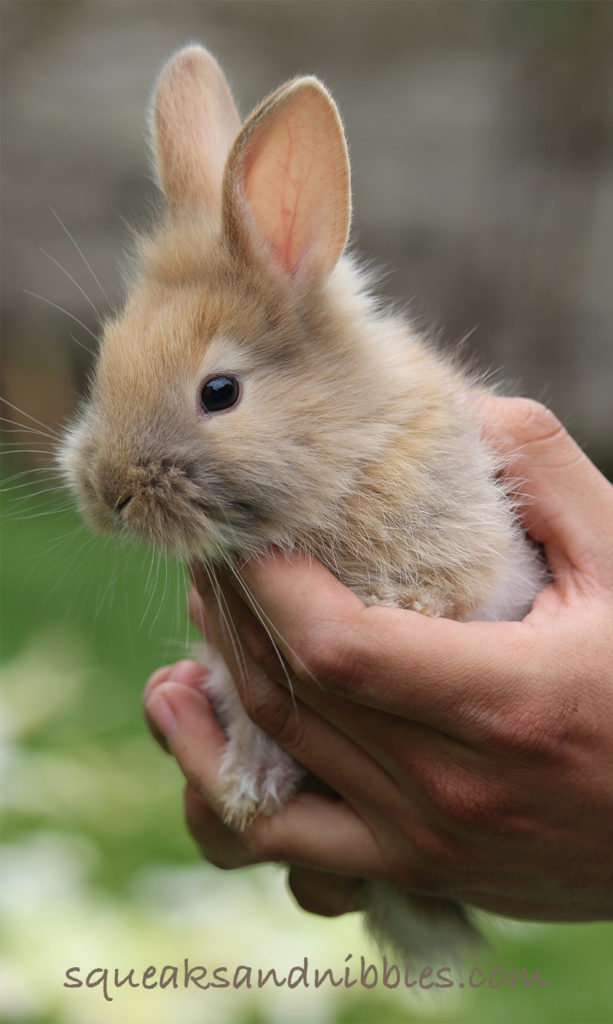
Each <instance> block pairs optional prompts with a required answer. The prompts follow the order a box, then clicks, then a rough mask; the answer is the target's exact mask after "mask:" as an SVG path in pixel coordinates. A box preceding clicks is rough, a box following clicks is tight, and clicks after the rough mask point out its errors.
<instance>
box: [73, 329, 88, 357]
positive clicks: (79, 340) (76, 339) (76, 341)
mask: <svg viewBox="0 0 613 1024" xmlns="http://www.w3.org/2000/svg"><path fill="white" fill-rule="evenodd" d="M70 340H71V341H74V343H75V345H78V346H79V348H82V349H83V351H84V352H87V354H88V355H90V356H93V355H94V353H93V352H92V350H91V348H90V347H89V345H86V344H85V342H83V341H81V339H80V338H77V336H76V334H73V333H72V331H71V332H70Z"/></svg>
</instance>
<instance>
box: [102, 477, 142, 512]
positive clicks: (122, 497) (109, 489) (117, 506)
mask: <svg viewBox="0 0 613 1024" xmlns="http://www.w3.org/2000/svg"><path fill="white" fill-rule="evenodd" d="M98 492H99V494H100V497H101V498H102V500H103V502H104V504H105V505H106V506H107V508H109V509H110V510H111V512H115V513H116V514H117V515H121V513H122V512H123V511H124V509H125V508H127V506H128V505H129V504H130V502H131V501H132V497H133V495H132V494H131V493H130V490H129V488H128V487H126V485H125V483H124V482H123V481H122V480H121V479H120V477H119V476H118V475H117V473H116V472H114V471H113V470H112V469H110V468H108V467H103V468H102V469H101V470H100V471H99V473H98Z"/></svg>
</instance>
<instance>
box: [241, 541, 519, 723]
mask: <svg viewBox="0 0 613 1024" xmlns="http://www.w3.org/2000/svg"><path fill="white" fill-rule="evenodd" d="M241 575H242V578H243V579H244V581H245V582H246V585H247V586H248V590H249V593H250V594H253V595H254V599H255V602H257V608H258V611H259V613H260V614H261V615H262V616H263V617H264V619H265V621H266V622H270V623H274V627H275V639H276V641H277V644H278V647H279V649H280V650H281V651H282V653H283V655H284V657H285V659H286V661H287V663H288V664H289V665H290V667H291V669H292V671H293V672H294V673H295V676H296V684H295V685H296V687H297V693H298V694H299V695H300V697H301V698H302V699H303V700H304V701H307V702H309V703H311V702H312V700H314V699H315V695H316V693H317V691H318V690H319V691H321V690H323V691H324V692H326V693H328V694H335V695H338V696H340V697H343V698H345V699H347V700H350V701H354V702H357V703H360V704H364V705H366V706H369V707H373V708H377V709H379V710H381V711H385V712H388V713H392V714H394V715H398V716H401V717H403V718H405V719H406V718H410V719H413V720H414V721H416V722H420V723H422V724H425V725H428V726H430V727H432V728H435V729H440V730H441V731H443V732H447V733H449V734H451V735H454V736H455V735H460V736H461V735H464V733H465V730H466V728H471V729H472V728H473V727H475V726H476V725H477V724H478V716H477V715H476V714H475V709H476V708H477V709H478V708H479V707H480V706H481V704H482V702H484V701H486V700H487V702H489V704H488V706H489V707H491V708H492V709H494V710H495V709H496V708H497V707H499V708H500V709H501V711H503V710H504V709H508V708H509V707H511V706H514V705H515V704H516V703H518V702H521V701H522V699H525V693H523V690H524V688H525V682H524V680H523V676H522V671H521V665H522V662H523V661H524V660H525V659H526V658H529V657H530V656H531V649H532V648H533V647H534V648H536V647H537V645H536V642H535V640H534V637H533V635H532V630H531V629H530V627H528V626H526V627H525V626H524V625H523V624H522V623H481V622H474V623H472V622H471V623H458V622H452V621H451V620H446V619H430V618H428V617H426V616H421V615H418V614H417V613H415V612H408V611H405V610H403V609H395V608H383V607H378V606H372V607H368V608H365V607H364V605H362V603H361V602H360V601H359V600H358V598H356V597H355V595H354V594H352V593H351V591H349V590H347V589H346V588H345V587H343V586H342V584H341V583H339V581H338V580H336V579H335V577H334V576H332V574H331V573H329V572H328V570H327V569H325V568H324V567H323V566H322V565H320V564H319V563H317V562H314V561H311V560H310V559H308V558H306V557H304V556H301V555H292V556H291V558H286V557H285V556H283V555H276V556H267V557H266V558H261V559H258V560H257V561H255V562H252V563H250V564H248V565H246V566H245V567H244V568H243V569H242V571H241ZM233 616H234V617H235V622H236V623H237V628H238V630H239V632H240V633H241V635H242V636H243V637H244V638H245V640H246V642H247V643H249V644H251V643H252V642H253V638H254V636H256V634H257V632H258V630H260V627H259V626H258V625H257V624H255V623H254V622H253V618H252V617H251V616H250V615H249V614H248V613H246V612H245V610H244V607H243V609H242V610H241V609H240V608H238V607H235V608H233ZM260 632H261V630H260ZM262 644H263V646H262V647H256V650H255V654H254V660H257V661H259V662H260V663H262V664H264V665H265V667H266V670H267V672H268V673H269V674H274V675H275V678H276V679H277V680H278V681H280V682H281V681H282V674H280V673H279V668H278V666H277V667H275V666H276V659H275V658H274V657H273V656H271V653H270V650H268V653H267V647H266V642H265V641H262ZM268 648H270V642H268ZM250 649H251V650H253V647H251V648H250ZM537 654H538V651H536V652H535V655H534V656H535V657H536V656H537ZM537 660H538V659H537ZM235 678H236V676H235ZM239 685H240V684H239Z"/></svg>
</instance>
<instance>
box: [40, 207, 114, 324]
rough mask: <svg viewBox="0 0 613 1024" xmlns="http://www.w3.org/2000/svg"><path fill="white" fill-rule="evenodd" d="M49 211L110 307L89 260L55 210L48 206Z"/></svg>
mask: <svg viewBox="0 0 613 1024" xmlns="http://www.w3.org/2000/svg"><path fill="white" fill-rule="evenodd" d="M49 209H50V210H51V213H52V214H53V216H54V217H55V219H56V220H57V222H58V224H59V225H60V227H61V228H62V231H64V232H65V233H66V235H67V236H68V238H69V239H70V241H71V242H72V244H73V245H74V247H75V249H76V250H77V252H78V254H79V256H80V257H81V259H82V260H83V262H84V264H85V266H86V267H87V269H88V270H89V272H90V274H91V275H92V277H93V279H94V281H95V282H96V284H97V285H98V287H99V289H100V291H101V292H102V294H103V296H104V298H105V299H106V301H107V302H108V304H109V306H110V304H111V303H110V299H109V297H108V295H107V294H106V292H105V290H104V288H103V287H102V284H101V283H100V281H99V279H98V277H97V275H96V273H95V271H94V269H93V267H92V266H91V264H90V262H89V260H88V259H87V257H86V256H85V253H84V252H83V250H82V249H81V248H80V246H79V244H78V242H77V240H76V238H74V236H73V235H71V233H70V231H69V230H68V228H67V227H66V225H65V224H64V221H63V220H62V218H61V217H60V215H59V213H57V211H56V210H54V209H53V207H52V206H50V207H49Z"/></svg>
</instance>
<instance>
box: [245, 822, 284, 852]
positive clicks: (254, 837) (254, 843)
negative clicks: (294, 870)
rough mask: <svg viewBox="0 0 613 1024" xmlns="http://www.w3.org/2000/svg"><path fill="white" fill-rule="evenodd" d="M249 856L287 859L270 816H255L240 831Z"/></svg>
mask: <svg viewBox="0 0 613 1024" xmlns="http://www.w3.org/2000/svg"><path fill="white" fill-rule="evenodd" d="M242 838H243V841H244V843H245V845H246V847H247V850H248V851H249V853H250V855H251V857H252V858H253V859H254V860H258V861H263V862H265V861H273V862H274V861H287V860H289V859H290V858H289V856H288V851H287V848H286V846H285V845H284V843H283V841H282V839H281V838H280V837H279V835H278V833H277V832H276V829H275V828H274V826H273V824H272V819H270V818H263V817H259V818H255V819H254V820H253V821H252V822H251V823H250V824H249V825H247V826H246V828H245V829H244V831H243V833H242Z"/></svg>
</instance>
